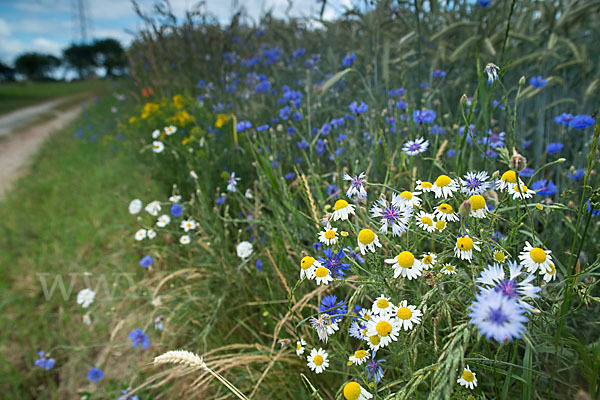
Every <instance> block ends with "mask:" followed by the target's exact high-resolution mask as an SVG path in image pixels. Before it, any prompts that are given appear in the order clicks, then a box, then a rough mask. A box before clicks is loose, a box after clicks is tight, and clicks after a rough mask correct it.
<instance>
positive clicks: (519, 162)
mask: <svg viewBox="0 0 600 400" xmlns="http://www.w3.org/2000/svg"><path fill="white" fill-rule="evenodd" d="M526 166H527V159H526V158H525V157H524V156H522V155H521V154H519V153H518V152H517V151H516V150H515V149H514V148H513V155H512V157H511V158H510V169H512V170H515V171H517V172H520V171H521V170H522V169H523V168H525V167H526Z"/></svg>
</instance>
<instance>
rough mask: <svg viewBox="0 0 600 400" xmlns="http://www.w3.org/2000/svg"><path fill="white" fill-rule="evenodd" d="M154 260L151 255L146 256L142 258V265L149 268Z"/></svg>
mask: <svg viewBox="0 0 600 400" xmlns="http://www.w3.org/2000/svg"><path fill="white" fill-rule="evenodd" d="M153 262H154V259H153V258H152V257H150V256H144V258H142V259H141V260H140V265H141V266H142V267H144V268H148V267H149V266H151V265H152V263H153Z"/></svg>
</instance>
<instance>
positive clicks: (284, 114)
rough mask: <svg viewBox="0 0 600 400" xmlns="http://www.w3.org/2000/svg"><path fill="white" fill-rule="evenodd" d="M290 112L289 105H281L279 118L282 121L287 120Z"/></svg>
mask: <svg viewBox="0 0 600 400" xmlns="http://www.w3.org/2000/svg"><path fill="white" fill-rule="evenodd" d="M290 112H291V110H290V107H289V106H285V107H283V108H282V109H281V110H279V118H281V119H282V120H284V121H287V120H288V118H289V117H290Z"/></svg>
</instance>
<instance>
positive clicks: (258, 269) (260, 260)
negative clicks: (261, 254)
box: [254, 258, 263, 272]
mask: <svg viewBox="0 0 600 400" xmlns="http://www.w3.org/2000/svg"><path fill="white" fill-rule="evenodd" d="M262 265H263V262H262V259H260V258H259V259H258V260H256V264H254V267H256V270H257V271H258V272H263V266H262Z"/></svg>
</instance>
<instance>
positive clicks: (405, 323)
mask: <svg viewBox="0 0 600 400" xmlns="http://www.w3.org/2000/svg"><path fill="white" fill-rule="evenodd" d="M394 315H395V316H396V317H397V319H398V322H399V324H400V327H401V328H403V329H404V330H405V331H410V330H412V328H413V324H415V325H418V324H420V323H421V317H422V316H423V313H422V312H421V310H417V307H415V306H411V305H409V304H408V302H407V301H406V300H402V302H400V304H398V307H394Z"/></svg>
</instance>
